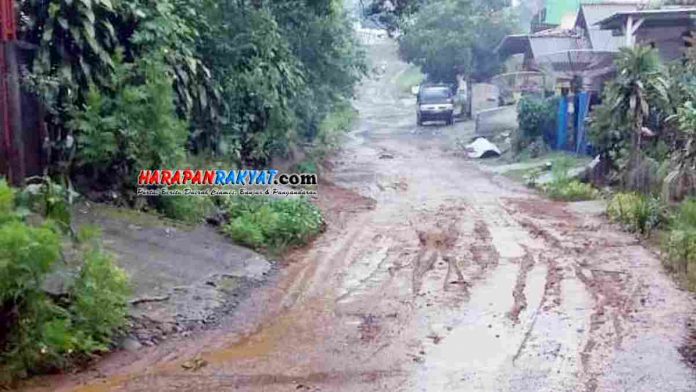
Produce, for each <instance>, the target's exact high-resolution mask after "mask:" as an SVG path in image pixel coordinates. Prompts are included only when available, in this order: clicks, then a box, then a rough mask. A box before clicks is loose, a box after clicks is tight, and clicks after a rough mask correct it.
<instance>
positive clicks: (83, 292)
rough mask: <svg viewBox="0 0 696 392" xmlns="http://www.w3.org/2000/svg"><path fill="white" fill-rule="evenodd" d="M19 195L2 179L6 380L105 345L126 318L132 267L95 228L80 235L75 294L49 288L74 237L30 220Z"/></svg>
mask: <svg viewBox="0 0 696 392" xmlns="http://www.w3.org/2000/svg"><path fill="white" fill-rule="evenodd" d="M13 195H14V192H13V191H12V189H11V188H9V187H8V186H7V185H6V184H5V183H4V182H0V200H1V201H0V204H1V206H2V207H0V327H2V328H0V383H6V382H9V381H11V380H12V379H13V378H16V377H25V376H27V375H28V374H30V373H33V372H41V371H46V370H52V369H56V368H65V367H66V366H68V365H69V364H70V363H71V362H72V360H73V359H75V358H78V357H80V356H86V355H89V354H90V353H92V352H95V351H103V350H106V349H107V348H108V345H109V343H110V342H111V337H112V336H113V333H115V332H116V331H117V330H118V329H119V328H121V327H122V326H123V325H124V323H125V320H126V318H125V310H126V305H127V298H126V297H127V294H128V286H127V279H126V277H125V274H124V273H123V271H121V270H119V269H118V268H116V267H115V266H114V265H113V264H112V263H111V259H110V258H109V257H108V256H106V255H105V254H103V253H102V252H101V250H100V248H99V246H98V244H99V240H98V239H97V238H96V236H97V235H98V232H97V231H94V230H92V232H91V234H90V233H89V232H81V233H80V234H78V235H77V238H78V240H79V241H80V244H79V245H76V249H75V250H76V252H74V253H75V255H76V256H75V257H76V258H77V260H78V261H82V264H81V267H80V271H79V273H78V275H77V278H76V279H75V280H74V282H73V283H72V285H71V287H70V289H69V290H68V294H67V295H65V296H64V295H55V294H54V296H53V297H52V296H50V295H49V294H47V293H46V292H44V290H43V287H44V283H45V279H46V277H47V275H48V274H49V273H51V272H53V267H54V266H55V264H56V261H58V260H59V259H60V258H61V250H62V249H63V247H64V246H67V245H68V243H69V240H70V238H69V237H66V238H65V240H66V241H68V242H66V241H64V238H63V235H62V232H61V230H60V226H59V225H56V224H54V223H53V221H51V220H46V221H45V223H44V224H42V225H40V226H32V225H29V224H27V223H26V222H25V221H23V220H22V218H21V216H22V214H19V213H17V211H16V205H15V200H14V197H13ZM71 254H72V252H71Z"/></svg>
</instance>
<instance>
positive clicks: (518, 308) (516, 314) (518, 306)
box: [507, 246, 536, 324]
mask: <svg viewBox="0 0 696 392" xmlns="http://www.w3.org/2000/svg"><path fill="white" fill-rule="evenodd" d="M523 248H525V249H524V251H525V255H524V256H522V257H521V258H520V259H519V261H518V263H519V264H520V271H519V273H518V274H517V282H516V283H515V288H514V289H513V291H512V297H513V298H514V304H513V306H512V309H510V311H509V312H508V313H507V317H508V318H509V319H510V320H512V322H513V323H514V324H519V323H520V312H522V311H523V310H524V309H526V308H527V296H526V295H525V292H524V290H525V288H526V287H527V275H528V274H529V271H530V270H531V269H532V268H533V267H534V265H535V264H536V263H535V261H534V256H532V254H531V253H530V251H529V249H528V248H527V247H525V246H523Z"/></svg>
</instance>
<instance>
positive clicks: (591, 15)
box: [575, 1, 640, 52]
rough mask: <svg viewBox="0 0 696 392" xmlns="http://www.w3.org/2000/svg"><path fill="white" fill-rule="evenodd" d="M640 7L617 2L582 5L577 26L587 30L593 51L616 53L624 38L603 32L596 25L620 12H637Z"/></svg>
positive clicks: (634, 3) (576, 22)
mask: <svg viewBox="0 0 696 392" xmlns="http://www.w3.org/2000/svg"><path fill="white" fill-rule="evenodd" d="M639 6H640V3H638V2H617V1H611V2H601V3H587V4H582V5H581V6H580V11H578V16H577V19H576V21H575V26H576V27H580V28H582V29H586V31H587V36H588V38H589V40H590V46H591V47H592V49H595V50H606V51H611V52H616V51H618V50H619V48H620V47H621V46H622V45H623V42H624V40H623V38H622V37H621V36H614V34H613V33H612V31H611V30H601V28H600V27H599V26H597V25H596V23H597V22H599V21H600V20H603V19H606V18H608V17H610V16H612V15H614V14H616V13H619V12H627V11H628V12H630V11H635V10H637V9H638V8H639Z"/></svg>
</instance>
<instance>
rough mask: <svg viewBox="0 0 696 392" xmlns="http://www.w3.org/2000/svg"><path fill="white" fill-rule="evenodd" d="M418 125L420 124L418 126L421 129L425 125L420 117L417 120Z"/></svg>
mask: <svg viewBox="0 0 696 392" xmlns="http://www.w3.org/2000/svg"><path fill="white" fill-rule="evenodd" d="M416 124H418V126H419V127H420V126H421V125H423V120H421V118H420V117H418V118H416Z"/></svg>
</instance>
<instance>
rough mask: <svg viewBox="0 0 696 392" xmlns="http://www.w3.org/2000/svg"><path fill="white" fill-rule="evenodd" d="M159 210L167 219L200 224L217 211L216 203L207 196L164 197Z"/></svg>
mask: <svg viewBox="0 0 696 392" xmlns="http://www.w3.org/2000/svg"><path fill="white" fill-rule="evenodd" d="M157 208H158V210H159V211H160V212H161V213H162V214H164V216H166V217H167V218H170V219H175V220H179V221H182V222H186V223H200V222H202V221H204V220H205V218H207V217H208V216H210V215H211V214H212V213H213V212H214V211H215V203H214V202H213V199H212V198H210V197H207V196H162V197H160V198H159V200H158V202H157Z"/></svg>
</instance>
